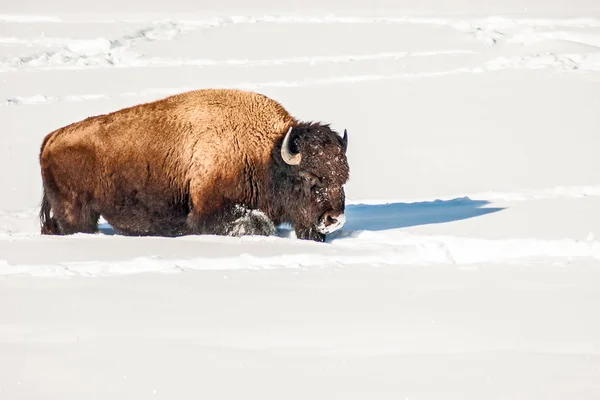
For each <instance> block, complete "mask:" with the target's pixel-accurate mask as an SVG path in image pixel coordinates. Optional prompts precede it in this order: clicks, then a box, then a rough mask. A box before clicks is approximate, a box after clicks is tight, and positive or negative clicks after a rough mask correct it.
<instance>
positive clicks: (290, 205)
mask: <svg viewBox="0 0 600 400" xmlns="http://www.w3.org/2000/svg"><path fill="white" fill-rule="evenodd" d="M291 135H292V136H291V141H290V142H291V144H290V150H291V151H293V152H294V153H298V152H299V153H301V154H302V161H301V162H300V164H299V165H298V166H291V165H288V164H286V163H285V162H284V161H283V160H282V158H281V156H280V150H281V143H280V144H279V145H278V146H276V148H274V149H273V153H272V158H273V161H274V163H273V171H272V179H271V182H272V183H273V186H274V187H273V190H270V191H268V192H269V193H272V194H273V195H274V198H273V199H271V201H270V202H271V204H277V205H278V206H279V207H280V215H283V216H284V218H285V219H287V220H289V221H290V222H291V223H293V224H294V227H295V230H296V235H297V236H298V237H299V238H303V239H312V240H317V241H323V240H324V239H325V235H324V234H323V233H320V232H319V231H318V230H317V225H318V223H319V221H320V219H321V218H322V217H323V215H324V214H325V213H326V212H330V211H333V212H336V213H340V214H341V213H343V212H344V208H345V193H344V188H343V185H344V184H345V183H346V182H347V181H348V178H349V174H350V169H349V166H348V161H347V159H346V154H345V150H346V143H344V140H343V139H342V137H341V136H340V135H339V134H338V133H337V132H335V131H334V130H332V129H331V127H330V126H329V125H328V124H323V123H320V122H304V123H299V124H297V125H296V126H295V127H294V128H293V129H292V132H291ZM277 222H279V221H276V223H277Z"/></svg>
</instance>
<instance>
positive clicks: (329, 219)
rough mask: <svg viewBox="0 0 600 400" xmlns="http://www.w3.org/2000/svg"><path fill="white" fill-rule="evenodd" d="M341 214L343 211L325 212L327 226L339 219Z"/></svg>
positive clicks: (324, 218) (324, 220) (324, 219)
mask: <svg viewBox="0 0 600 400" xmlns="http://www.w3.org/2000/svg"><path fill="white" fill-rule="evenodd" d="M340 214H341V213H340V212H337V211H330V212H326V213H325V214H323V223H324V224H325V226H330V225H333V224H335V223H336V222H337V221H338V218H339V216H340Z"/></svg>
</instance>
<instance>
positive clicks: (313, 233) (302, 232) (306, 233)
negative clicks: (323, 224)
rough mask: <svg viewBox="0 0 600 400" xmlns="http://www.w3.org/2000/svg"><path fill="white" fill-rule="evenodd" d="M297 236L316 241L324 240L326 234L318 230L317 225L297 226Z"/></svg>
mask: <svg viewBox="0 0 600 400" xmlns="http://www.w3.org/2000/svg"><path fill="white" fill-rule="evenodd" d="M295 231H296V237H297V238H298V239H304V240H314V241H315V242H324V241H325V234H323V233H321V232H319V231H317V229H316V227H310V228H304V227H296V228H295Z"/></svg>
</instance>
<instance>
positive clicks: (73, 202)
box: [39, 89, 349, 241]
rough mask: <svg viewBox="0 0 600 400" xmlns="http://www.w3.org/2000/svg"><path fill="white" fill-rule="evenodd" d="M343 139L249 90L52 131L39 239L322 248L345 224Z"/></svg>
mask: <svg viewBox="0 0 600 400" xmlns="http://www.w3.org/2000/svg"><path fill="white" fill-rule="evenodd" d="M347 145H348V135H347V132H346V130H344V135H343V137H342V136H341V135H340V134H338V133H337V132H335V131H334V130H333V129H331V127H330V125H329V124H325V123H321V122H305V121H298V120H297V119H296V118H294V117H293V116H291V115H290V114H289V113H288V112H287V111H286V110H285V109H284V107H283V106H282V105H281V104H280V103H278V102H277V101H275V100H273V99H271V98H269V97H267V96H265V95H262V94H259V93H254V92H248V91H242V90H235V89H202V90H194V91H190V92H185V93H180V94H177V95H173V96H170V97H167V98H164V99H161V100H158V101H154V102H150V103H144V104H139V105H136V106H133V107H129V108H124V109H121V110H118V111H115V112H112V113H109V114H104V115H97V116H93V117H89V118H87V119H84V120H82V121H79V122H76V123H73V124H71V125H67V126H65V127H62V128H60V129H58V130H55V131H54V132H51V133H50V134H48V135H47V136H46V137H45V138H44V140H43V143H42V146H41V151H40V156H39V161H40V166H41V175H42V182H43V197H42V203H41V211H40V223H41V233H42V234H53V235H67V234H73V233H77V232H82V233H94V232H97V230H98V220H99V217H100V216H103V217H104V219H105V220H106V221H107V222H108V223H109V224H110V225H111V226H112V227H113V229H114V230H115V231H116V232H118V233H121V234H124V235H137V236H145V235H159V236H179V235H187V234H214V235H230V236H240V235H250V234H254V235H271V234H274V233H275V232H276V226H277V225H279V224H281V223H289V224H291V225H292V226H293V227H294V230H295V233H296V236H297V237H298V238H300V239H308V240H315V241H324V240H325V237H326V235H327V234H329V233H331V232H333V231H335V230H336V229H339V228H340V227H341V226H342V225H343V224H344V220H345V218H344V205H345V194H344V185H345V184H346V182H347V180H348V179H349V167H348V161H347V158H346V149H347Z"/></svg>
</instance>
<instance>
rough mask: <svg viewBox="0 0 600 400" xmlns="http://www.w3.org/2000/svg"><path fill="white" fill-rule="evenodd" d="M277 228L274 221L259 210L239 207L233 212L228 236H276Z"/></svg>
mask: <svg viewBox="0 0 600 400" xmlns="http://www.w3.org/2000/svg"><path fill="white" fill-rule="evenodd" d="M275 232H276V228H275V225H274V224H273V221H271V219H270V218H269V217H267V216H266V215H265V214H264V213H263V212H261V211H259V210H250V209H247V208H245V207H242V206H237V207H235V208H234V210H233V222H231V223H230V224H229V226H228V227H227V235H230V236H244V235H261V236H270V235H273V234H275Z"/></svg>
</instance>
